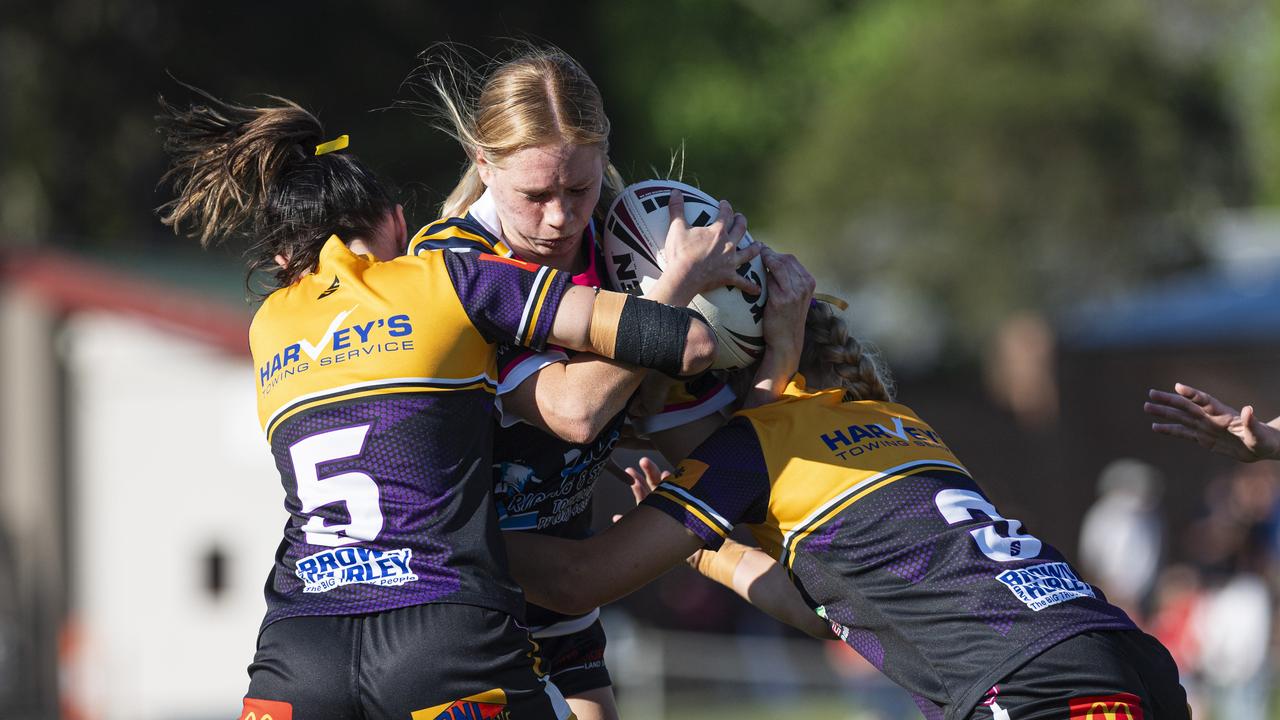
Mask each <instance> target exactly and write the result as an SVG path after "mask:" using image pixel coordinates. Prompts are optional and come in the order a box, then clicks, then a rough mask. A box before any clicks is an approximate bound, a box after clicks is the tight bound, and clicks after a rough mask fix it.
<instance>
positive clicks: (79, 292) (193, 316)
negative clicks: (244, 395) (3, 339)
mask: <svg viewBox="0 0 1280 720" xmlns="http://www.w3.org/2000/svg"><path fill="white" fill-rule="evenodd" d="M0 279H3V280H4V281H5V283H7V284H12V285H14V286H16V287H20V288H22V289H24V290H26V291H28V292H30V293H32V294H34V295H36V296H38V297H39V298H40V299H42V300H44V301H45V302H47V303H49V304H50V305H52V306H54V307H55V308H56V309H58V310H59V311H61V312H74V311H77V310H103V311H107V312H114V313H119V314H122V315H130V316H133V317H137V318H141V319H143V320H147V321H149V322H153V323H156V324H158V325H163V326H165V327H168V328H172V329H175V330H177V331H179V332H182V333H183V334H185V335H187V336H189V337H192V338H194V339H196V340H200V341H203V342H206V343H208V344H210V345H213V346H215V347H217V348H219V349H221V350H224V351H226V352H228V353H232V354H236V355H247V354H248V353H249V320H250V318H249V315H248V313H246V312H244V311H243V310H239V311H238V310H236V309H234V308H232V307H230V306H229V305H228V304H226V303H223V302H220V301H217V300H212V299H209V298H207V297H203V296H200V295H197V294H195V293H191V292H187V291H184V290H180V289H178V288H174V287H169V286H165V285H161V284H159V283H155V282H153V281H149V280H143V279H141V278H138V277H136V276H131V275H127V274H125V273H122V272H119V271H117V270H113V269H109V268H106V267H103V266H102V265H97V264H94V263H92V262H90V261H87V260H84V259H81V258H77V257H74V256H72V255H69V254H67V253H63V252H56V251H50V250H34V251H24V252H22V253H20V254H19V253H17V252H8V253H0Z"/></svg>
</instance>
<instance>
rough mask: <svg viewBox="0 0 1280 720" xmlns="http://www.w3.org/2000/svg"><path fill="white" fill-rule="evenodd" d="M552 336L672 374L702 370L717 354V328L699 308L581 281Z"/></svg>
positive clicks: (566, 298) (567, 298)
mask: <svg viewBox="0 0 1280 720" xmlns="http://www.w3.org/2000/svg"><path fill="white" fill-rule="evenodd" d="M549 340H550V341H551V342H552V343H554V344H557V345H560V346H562V347H567V348H570V349H572V350H580V351H588V352H593V353H595V354H597V355H600V356H602V357H605V358H609V359H612V360H619V361H621V362H625V363H628V364H631V365H637V366H639V367H645V368H650V369H653V370H658V371H660V372H663V373H666V374H668V375H693V374H696V373H699V372H702V371H703V370H706V369H707V368H708V367H710V366H711V362H712V360H714V359H715V354H716V336H715V333H714V332H713V331H712V330H711V327H710V326H709V325H707V323H706V322H705V321H704V320H702V319H701V318H699V317H697V315H696V313H692V312H691V311H689V310H687V309H686V308H683V307H672V306H669V305H663V304H661V303H657V302H654V301H652V300H645V299H643V298H637V297H632V296H629V295H625V294H623V293H614V292H598V293H597V291H595V290H594V289H591V288H586V287H581V286H579V287H574V288H571V289H570V290H569V291H568V292H566V293H565V295H564V298H563V299H562V300H561V302H560V307H559V309H558V311H557V312H556V317H555V318H554V320H553V322H552V328H551V336H550V338H549Z"/></svg>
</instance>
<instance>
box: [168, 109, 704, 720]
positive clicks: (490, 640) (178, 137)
mask: <svg viewBox="0 0 1280 720" xmlns="http://www.w3.org/2000/svg"><path fill="white" fill-rule="evenodd" d="M275 100H276V104H274V105H272V106H270V107H265V108H249V107H239V106H234V105H230V104H227V103H223V102H220V101H218V100H216V99H214V98H213V97H211V96H207V95H206V96H205V104H202V105H194V106H191V107H189V108H185V109H182V108H178V107H175V106H173V105H170V104H168V103H165V102H164V101H163V100H162V101H161V105H162V114H161V116H160V118H159V119H160V121H161V130H162V133H163V134H164V138H165V148H166V151H167V152H168V153H169V155H170V158H171V161H172V165H171V167H170V169H169V171H168V173H167V174H166V180H168V181H171V182H172V183H173V185H174V189H175V198H174V199H173V200H172V201H171V202H169V203H167V204H166V205H165V206H163V207H162V208H161V209H162V212H163V213H164V216H163V220H164V222H165V223H166V224H168V225H170V226H172V227H174V228H175V230H177V229H190V230H192V231H193V233H194V234H195V235H197V236H199V238H200V240H201V242H202V244H204V245H206V246H207V245H208V244H209V243H210V242H213V241H216V240H221V239H225V238H228V237H231V236H235V235H245V236H248V237H249V238H250V239H251V240H252V243H251V248H250V253H249V254H250V260H251V265H252V267H254V268H264V267H270V266H271V265H272V264H274V265H275V266H277V270H276V274H275V277H276V279H277V280H278V282H279V285H280V288H279V289H277V290H275V291H274V292H272V293H271V294H270V296H269V297H267V298H266V299H265V301H264V302H263V304H262V306H261V308H259V310H258V312H257V314H256V315H255V317H254V320H253V324H252V327H251V328H250V332H249V344H250V348H251V350H252V355H253V362H254V366H255V372H254V376H255V380H256V386H257V390H258V411H259V418H260V421H261V423H262V426H263V429H264V431H265V433H266V436H267V439H268V441H269V443H270V445H271V448H272V451H273V453H274V455H275V458H276V464H277V467H278V468H279V471H280V477H281V482H282V483H283V485H284V489H285V496H286V497H285V507H286V509H287V510H288V512H289V515H290V518H289V521H288V523H287V524H286V526H285V528H284V539H283V541H282V542H281V545H280V548H279V551H278V552H277V555H276V563H275V566H274V568H273V570H272V572H271V576H270V578H269V580H268V583H267V587H266V595H267V614H266V617H265V619H264V620H263V625H262V630H261V632H260V635H259V639H258V646H257V654H256V656H255V659H254V662H253V664H252V665H251V666H250V668H249V675H250V682H249V690H248V693H247V696H246V698H245V701H244V709H243V712H242V717H246V718H247V717H249V716H250V715H252V716H254V717H257V718H263V717H266V716H268V715H270V716H271V717H273V718H275V719H276V720H284V719H287V718H289V717H297V718H305V719H306V720H314V719H316V718H354V717H361V718H392V717H394V718H408V717H423V718H436V717H437V716H447V717H454V716H466V717H496V716H498V715H501V716H503V717H511V718H564V717H567V716H569V714H570V711H569V709H568V708H567V706H565V704H564V702H563V700H561V699H560V698H559V693H558V692H555V690H554V687H549V686H547V684H546V683H544V682H543V681H542V679H541V677H540V672H539V670H538V666H537V661H536V655H535V651H536V646H535V645H534V644H533V642H532V641H531V639H530V638H529V636H528V633H527V631H526V630H525V629H524V627H523V626H522V625H520V624H519V619H520V618H521V617H522V615H523V609H524V607H523V606H524V603H523V599H522V598H521V595H520V590H519V588H518V587H517V586H516V585H515V584H514V583H513V582H512V581H511V579H510V577H509V575H508V572H507V569H506V565H505V556H504V554H503V548H502V546H501V543H500V535H499V532H498V528H497V513H496V511H495V509H494V506H493V500H492V492H491V490H492V484H491V479H490V468H491V465H492V463H491V452H492V430H491V425H490V414H491V412H492V410H493V404H494V386H495V381H494V379H493V376H494V374H495V373H494V367H495V357H496V345H497V344H499V343H510V344H517V345H521V346H525V347H529V348H531V349H533V350H541V349H542V348H544V346H545V345H546V344H547V343H548V342H551V343H556V344H558V345H562V346H564V347H568V348H572V349H574V350H579V351H585V350H593V351H598V352H601V353H602V354H604V355H606V356H609V357H614V358H617V359H619V360H622V361H626V362H633V363H637V364H640V365H646V366H651V367H654V368H657V369H660V370H662V371H664V372H667V373H677V374H679V373H689V372H694V371H698V370H701V369H703V368H705V367H706V366H707V365H709V364H710V362H711V359H712V358H713V356H714V346H715V341H714V335H713V334H712V333H711V331H710V329H709V328H707V327H706V326H705V325H704V324H703V323H702V322H700V321H697V320H692V319H691V318H690V314H689V313H688V312H687V311H685V310H684V309H677V308H671V307H668V306H663V305H659V304H658V303H654V302H650V301H644V300H640V299H637V298H631V297H630V296H626V295H622V294H617V293H598V294H597V293H595V292H593V291H592V290H590V289H588V288H580V287H576V286H574V285H573V284H572V283H571V282H570V279H569V276H568V274H567V273H564V272H560V271H558V270H556V269H554V268H546V267H540V266H537V265H533V264H530V263H524V262H521V261H517V260H512V259H509V258H502V257H498V256H495V255H491V254H479V253H453V252H444V253H440V252H430V253H424V254H422V255H420V256H413V257H404V256H403V255H402V253H403V252H404V249H405V243H406V232H405V221H404V215H403V210H402V208H401V207H400V206H399V205H396V204H395V203H393V202H392V200H391V198H390V195H389V194H388V192H387V190H385V189H384V187H383V185H382V184H381V183H380V182H379V180H378V179H377V178H376V177H375V175H374V174H373V173H372V172H370V171H369V169H368V168H366V167H365V166H364V165H363V164H362V163H361V162H360V161H359V160H357V159H356V157H355V156H354V155H352V154H351V153H349V152H346V151H344V148H345V147H346V142H347V140H346V136H342V137H340V138H339V139H338V140H335V141H330V142H325V136H324V133H323V130H322V128H321V126H320V124H319V123H318V121H317V120H316V119H315V117H313V116H312V115H311V114H310V113H308V112H306V111H305V110H303V109H302V108H301V107H299V106H297V105H296V104H294V103H292V102H289V101H287V100H283V99H278V98H277V99H275ZM393 258H394V259H393ZM382 260H386V262H380V261H382ZM620 329H625V330H626V332H625V333H624V332H621V331H620Z"/></svg>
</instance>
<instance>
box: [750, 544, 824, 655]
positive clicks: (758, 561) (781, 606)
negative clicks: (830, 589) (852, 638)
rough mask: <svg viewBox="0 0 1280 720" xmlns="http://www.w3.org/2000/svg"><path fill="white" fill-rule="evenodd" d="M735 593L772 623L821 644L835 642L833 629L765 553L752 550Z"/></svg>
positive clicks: (783, 571)
mask: <svg viewBox="0 0 1280 720" xmlns="http://www.w3.org/2000/svg"><path fill="white" fill-rule="evenodd" d="M733 591H734V592H736V593H738V595H739V596H740V597H742V598H743V599H745V600H746V601H747V602H749V603H751V604H752V605H755V606H756V607H757V608H759V609H760V610H762V611H764V612H765V613H767V614H768V615H769V616H770V617H772V618H773V619H775V620H777V621H779V622H781V623H785V624H787V625H790V626H791V627H793V628H796V629H797V630H799V631H801V632H803V633H805V634H806V635H809V636H811V637H816V638H818V639H820V640H830V639H832V634H831V626H830V625H828V624H827V623H826V621H824V620H823V619H822V618H820V617H818V614H817V613H815V612H814V611H813V608H811V607H809V605H808V603H806V602H805V601H804V598H802V597H801V596H800V591H799V590H797V589H796V586H795V585H794V584H793V583H792V582H791V579H790V578H788V577H787V571H786V570H784V569H783V567H782V566H781V565H779V564H778V563H777V562H775V561H774V559H773V558H771V557H769V556H768V555H767V554H766V553H765V552H764V551H763V550H759V549H756V548H750V549H748V550H747V552H746V554H745V555H743V557H742V562H740V563H738V568H737V570H736V571H735V572H734V574H733Z"/></svg>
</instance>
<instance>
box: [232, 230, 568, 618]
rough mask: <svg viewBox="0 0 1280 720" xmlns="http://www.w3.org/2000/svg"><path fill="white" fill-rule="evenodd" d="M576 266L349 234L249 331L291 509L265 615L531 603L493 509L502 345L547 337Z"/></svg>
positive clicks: (515, 611) (263, 412)
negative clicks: (393, 255) (403, 251)
mask: <svg viewBox="0 0 1280 720" xmlns="http://www.w3.org/2000/svg"><path fill="white" fill-rule="evenodd" d="M569 287H571V285H570V282H569V278H568V276H567V275H565V274H564V273H560V272H558V271H556V270H554V269H551V268H545V267H539V266H536V265H531V264H527V263H522V262H519V261H516V260H511V259H508V258H501V257H497V256H494V255H487V254H480V253H465V252H462V253H459V252H432V253H426V254H424V255H422V256H418V257H401V258H397V259H395V260H393V261H390V262H382V263H378V262H373V261H371V260H370V259H368V258H367V257H364V256H358V255H355V254H353V253H352V252H351V251H350V250H348V249H347V247H346V246H345V245H343V243H342V242H341V241H340V240H339V239H338V238H336V237H333V238H330V239H329V241H328V242H327V243H326V244H325V246H324V248H323V250H322V251H321V254H320V260H319V264H318V266H317V268H316V271H315V272H314V273H312V274H311V275H308V276H306V277H303V278H302V279H301V280H299V281H298V282H296V283H294V284H293V285H291V286H289V287H287V288H282V289H280V290H277V291H276V292H274V293H272V294H271V296H270V297H268V298H267V299H266V301H265V302H264V303H263V305H262V307H261V308H260V309H259V310H258V313H257V315H256V316H255V317H254V320H253V325H252V327H251V329H250V333H249V342H250V347H251V350H252V352H253V360H254V365H255V368H256V373H255V375H256V381H257V389H258V413H259V419H260V421H261V423H262V426H263V429H264V431H265V432H266V435H267V439H268V441H269V442H270V444H271V449H272V452H273V453H274V455H275V460H276V466H277V467H278V468H279V471H280V477H281V481H282V482H283V484H284V489H285V508H286V509H287V510H288V512H289V520H288V522H287V523H286V525H285V528H284V540H283V542H282V543H281V545H280V549H279V551H278V552H277V553H276V564H275V567H274V569H273V570H272V573H271V577H270V579H269V580H268V582H267V616H266V618H265V620H264V621H263V626H264V627H265V626H266V625H269V624H270V623H272V622H274V621H276V620H279V619H281V618H286V617H293V616H299V615H349V614H359V613H368V612H376V611H380V610H389V609H394V608H399V607H407V606H410V605H419V604H424V603H431V602H450V603H462V604H470V605H477V606H481V607H486V608H490V609H494V610H499V611H502V612H506V613H508V614H511V615H513V616H515V617H517V618H520V617H522V616H523V608H524V602H523V598H522V597H521V594H520V590H519V588H518V587H517V586H516V585H515V584H514V583H513V582H512V581H511V579H510V578H509V575H508V573H507V569H506V563H505V552H504V551H503V546H502V542H501V537H500V535H499V532H498V522H497V513H496V510H495V509H494V504H493V493H492V480H491V475H490V474H491V471H492V470H491V465H492V459H491V455H492V444H493V435H492V432H493V431H492V428H493V423H492V414H493V404H494V389H495V386H496V382H495V380H494V378H495V376H496V372H495V353H496V347H495V344H497V343H515V344H520V345H525V346H528V347H532V348H534V349H539V350H540V349H542V347H543V346H544V345H545V343H546V339H547V337H548V335H549V333H550V331H551V325H552V321H553V320H554V318H555V315H556V311H557V310H558V308H559V304H560V300H561V298H562V297H563V295H564V293H565V292H566V291H567V290H568V288H569Z"/></svg>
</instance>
